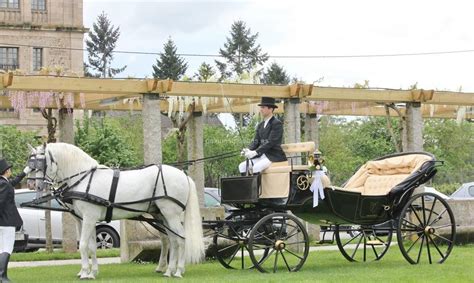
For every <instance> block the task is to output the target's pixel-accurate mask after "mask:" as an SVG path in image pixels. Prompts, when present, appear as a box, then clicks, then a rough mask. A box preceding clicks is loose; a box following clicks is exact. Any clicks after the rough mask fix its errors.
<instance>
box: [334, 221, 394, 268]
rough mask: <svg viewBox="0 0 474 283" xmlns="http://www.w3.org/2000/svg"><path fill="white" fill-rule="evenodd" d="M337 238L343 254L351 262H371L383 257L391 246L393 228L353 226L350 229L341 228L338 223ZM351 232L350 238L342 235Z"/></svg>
mask: <svg viewBox="0 0 474 283" xmlns="http://www.w3.org/2000/svg"><path fill="white" fill-rule="evenodd" d="M334 233H335V238H336V243H337V247H338V248H339V251H340V252H341V254H342V255H343V256H344V257H345V258H346V259H347V260H348V261H351V262H370V261H376V260H380V259H382V257H383V256H384V255H385V254H386V253H387V251H388V249H389V248H390V243H391V242H392V234H393V230H392V229H391V228H377V226H370V227H363V226H359V225H355V226H352V228H351V229H350V230H349V229H343V230H342V229H340V226H339V225H336V230H335V232H334ZM346 233H347V234H349V239H344V238H343V237H341V236H342V235H343V234H346Z"/></svg>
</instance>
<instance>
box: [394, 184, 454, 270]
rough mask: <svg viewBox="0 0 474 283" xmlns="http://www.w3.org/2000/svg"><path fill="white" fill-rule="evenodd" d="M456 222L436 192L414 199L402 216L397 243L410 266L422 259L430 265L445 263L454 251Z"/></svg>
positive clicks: (399, 222)
mask: <svg viewBox="0 0 474 283" xmlns="http://www.w3.org/2000/svg"><path fill="white" fill-rule="evenodd" d="M455 237H456V223H455V220H454V215H453V212H452V211H451V208H450V207H449V205H448V203H447V202H446V201H445V200H444V199H442V198H441V197H440V196H438V195H436V194H433V193H421V194H418V195H416V196H413V197H412V198H411V199H410V200H409V201H408V203H407V204H406V205H405V207H404V208H403V210H402V211H401V214H400V219H399V221H398V227H397V240H398V246H399V247H400V251H401V252H402V254H403V256H404V257H405V259H406V260H407V261H408V262H409V263H411V264H418V263H420V262H421V261H422V258H426V261H427V262H429V263H430V264H431V263H433V262H437V263H443V262H444V261H445V260H446V259H447V258H448V256H449V254H450V253H451V250H452V249H453V245H454V241H455Z"/></svg>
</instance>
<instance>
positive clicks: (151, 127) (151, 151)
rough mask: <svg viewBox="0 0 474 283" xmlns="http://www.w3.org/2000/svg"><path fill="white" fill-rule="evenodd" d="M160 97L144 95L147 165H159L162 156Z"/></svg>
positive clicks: (144, 148)
mask: <svg viewBox="0 0 474 283" xmlns="http://www.w3.org/2000/svg"><path fill="white" fill-rule="evenodd" d="M160 102H161V100H159V96H158V95H156V94H144V95H143V107H142V117H143V156H144V157H143V158H144V162H145V164H159V163H161V161H162V154H161V113H160Z"/></svg>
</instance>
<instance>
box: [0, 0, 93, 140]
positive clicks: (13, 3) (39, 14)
mask: <svg viewBox="0 0 474 283" xmlns="http://www.w3.org/2000/svg"><path fill="white" fill-rule="evenodd" d="M86 31H87V29H85V28H84V26H83V0H67V1H66V0H0V70H3V71H9V70H20V71H21V72H22V73H26V74H38V73H39V71H40V69H41V68H42V67H47V68H51V69H54V68H61V69H62V70H64V71H65V72H67V73H69V74H77V75H80V76H82V74H83V51H82V48H83V40H84V33H85V32H86ZM0 95H2V94H0ZM78 112H82V111H78ZM76 115H78V116H79V115H80V113H75V116H76ZM0 125H16V126H17V127H18V128H19V129H25V130H35V129H38V130H40V133H39V134H40V135H44V134H45V132H46V128H45V125H46V120H45V119H44V118H43V117H42V115H41V113H40V112H39V110H37V109H26V110H23V111H20V113H15V112H13V109H1V110H0Z"/></svg>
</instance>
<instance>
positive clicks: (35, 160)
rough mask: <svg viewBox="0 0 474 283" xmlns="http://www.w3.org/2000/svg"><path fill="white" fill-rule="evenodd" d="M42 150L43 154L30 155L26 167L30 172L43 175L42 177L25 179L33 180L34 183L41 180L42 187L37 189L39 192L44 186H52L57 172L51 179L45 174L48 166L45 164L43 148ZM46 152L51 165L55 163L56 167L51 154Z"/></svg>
mask: <svg viewBox="0 0 474 283" xmlns="http://www.w3.org/2000/svg"><path fill="white" fill-rule="evenodd" d="M44 150H45V153H36V154H31V155H30V156H29V157H28V167H30V168H31V170H32V172H42V173H43V177H28V178H27V179H28V180H34V181H37V180H41V181H42V184H43V185H42V186H41V187H40V188H38V190H39V191H42V190H43V189H44V187H45V186H46V185H50V186H51V185H53V184H54V181H55V179H56V177H57V172H56V176H54V177H53V178H51V177H49V176H48V174H47V173H46V172H47V169H48V164H47V162H46V148H44ZM47 152H48V154H49V158H50V160H51V164H53V163H55V164H56V166H57V163H56V161H55V160H54V158H53V155H52V154H51V152H50V151H47Z"/></svg>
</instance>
